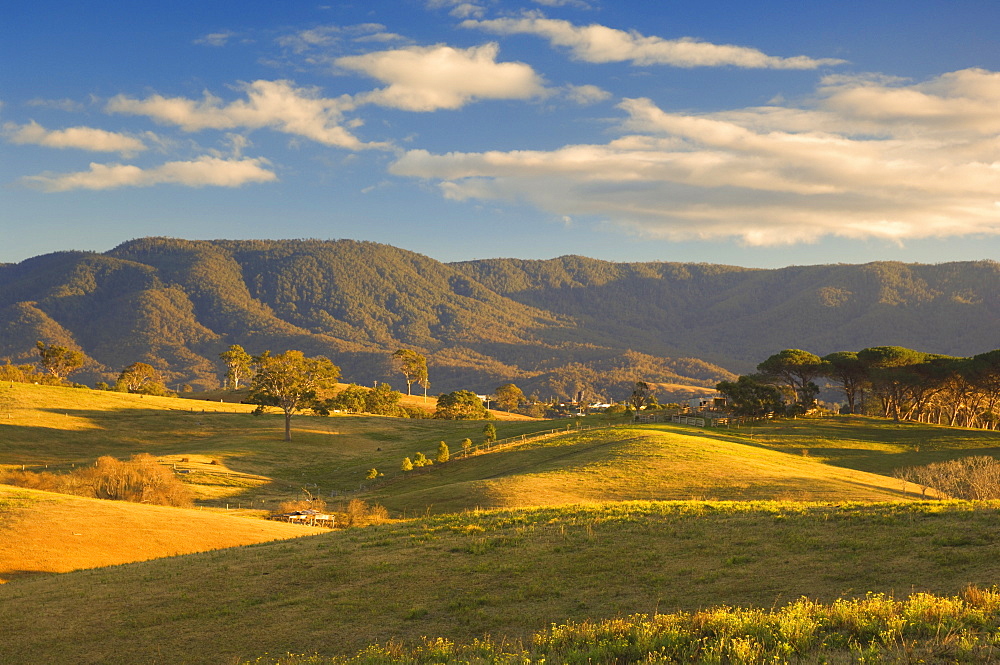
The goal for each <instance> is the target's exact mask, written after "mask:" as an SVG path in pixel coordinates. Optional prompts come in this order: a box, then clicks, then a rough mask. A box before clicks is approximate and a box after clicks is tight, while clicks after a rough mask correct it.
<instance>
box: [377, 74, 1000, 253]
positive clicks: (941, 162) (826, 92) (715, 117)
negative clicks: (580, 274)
mask: <svg viewBox="0 0 1000 665" xmlns="http://www.w3.org/2000/svg"><path fill="white" fill-rule="evenodd" d="M998 101H1000V75H998V74H996V73H993V72H987V71H984V70H964V71H961V72H953V73H950V74H945V75H943V76H940V77H938V78H936V79H934V80H931V81H927V82H924V83H919V84H911V85H903V84H902V83H900V82H889V81H873V80H871V79H869V78H862V79H854V80H849V79H843V78H841V79H837V80H827V81H825V82H824V83H823V85H822V87H821V89H820V90H819V94H817V95H816V97H815V98H814V99H812V100H811V101H810V102H809V105H804V106H802V107H801V108H796V107H793V106H771V107H764V108H748V109H738V110H734V111H729V112H724V113H713V114H702V115H692V114H684V113H669V112H666V111H664V110H662V109H660V108H658V107H657V106H656V105H655V104H653V103H652V102H651V101H650V100H647V99H628V100H625V101H623V102H622V103H621V104H620V107H621V108H622V109H623V111H624V112H625V113H626V115H627V118H626V119H625V120H624V121H623V123H622V125H621V131H622V135H621V136H620V137H619V138H617V139H615V140H612V141H610V142H608V143H606V144H600V145H569V146H565V147H563V148H560V149H558V150H553V151H508V152H503V151H492V152H482V153H448V154H438V155H435V154H431V153H429V152H426V151H422V150H411V151H409V152H407V153H405V154H404V155H403V156H402V157H401V158H399V159H398V160H397V161H396V162H395V163H394V164H393V165H392V167H391V170H392V172H393V173H395V174H397V175H402V176H411V177H418V178H424V179H430V180H434V181H437V182H438V184H439V186H440V187H441V190H442V193H443V194H444V196H446V197H447V198H450V199H454V200H470V199H487V200H490V199H492V200H508V201H522V202H528V203H530V204H533V205H535V206H537V207H539V208H541V209H543V210H546V211H548V212H549V213H551V214H552V215H553V217H554V218H556V219H559V218H562V217H564V216H570V217H573V218H576V219H579V218H582V217H590V218H592V219H593V218H597V219H601V220H605V221H606V222H610V223H611V224H614V225H617V226H619V227H622V228H625V229H628V230H630V231H632V232H634V233H636V234H640V235H644V236H649V237H662V238H670V239H676V240H680V239H691V238H725V237H738V238H741V239H742V240H743V241H744V242H746V243H749V244H761V245H764V244H771V245H778V244H787V243H795V242H809V241H815V240H817V239H819V238H820V237H823V236H831V235H833V236H844V237H851V238H884V239H891V240H896V241H904V240H906V239H910V238H928V237H944V236H953V235H970V234H1000V209H998V206H997V205H996V201H997V199H998V196H997V192H1000V141H998V139H997V133H998V132H1000V119H998V118H997V117H996V113H995V112H994V113H989V112H988V111H989V109H990V108H993V109H995V108H997V102H998Z"/></svg>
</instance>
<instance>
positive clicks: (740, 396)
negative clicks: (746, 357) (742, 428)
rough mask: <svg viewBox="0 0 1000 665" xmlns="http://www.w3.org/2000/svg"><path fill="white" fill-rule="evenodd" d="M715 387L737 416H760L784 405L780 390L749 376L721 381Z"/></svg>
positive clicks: (773, 411) (778, 410)
mask: <svg viewBox="0 0 1000 665" xmlns="http://www.w3.org/2000/svg"><path fill="white" fill-rule="evenodd" d="M715 389H716V390H718V391H719V392H720V393H722V394H723V395H725V396H726V399H727V400H728V401H729V405H730V408H731V409H732V410H733V413H735V414H736V415H739V416H753V417H758V418H759V417H761V416H765V415H767V414H768V413H776V412H780V411H781V409H782V407H783V406H784V399H783V398H782V395H781V390H779V389H778V388H777V387H776V386H773V385H770V384H768V383H763V382H761V381H758V380H757V379H754V378H753V377H750V376H741V377H739V378H738V379H736V381H722V382H720V383H718V384H717V385H716V386H715Z"/></svg>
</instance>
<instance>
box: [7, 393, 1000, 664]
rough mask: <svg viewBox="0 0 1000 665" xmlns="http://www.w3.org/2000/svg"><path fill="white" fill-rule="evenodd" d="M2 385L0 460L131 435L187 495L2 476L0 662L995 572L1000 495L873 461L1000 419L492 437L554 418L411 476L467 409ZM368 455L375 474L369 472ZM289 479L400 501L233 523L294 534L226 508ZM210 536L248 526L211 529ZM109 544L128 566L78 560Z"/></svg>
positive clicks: (250, 507)
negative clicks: (73, 488)
mask: <svg viewBox="0 0 1000 665" xmlns="http://www.w3.org/2000/svg"><path fill="white" fill-rule="evenodd" d="M2 389H3V391H4V392H3V395H2V396H0V397H2V400H0V466H2V467H7V468H18V469H20V468H21V465H25V466H27V467H29V468H35V469H43V468H45V467H46V466H47V467H48V469H49V470H57V471H58V470H69V469H71V468H73V467H74V465H81V464H90V463H92V462H93V460H94V459H96V457H98V456H100V455H114V456H117V457H120V458H124V457H127V456H129V455H132V454H135V453H138V452H148V453H151V454H153V455H155V456H157V457H158V458H160V459H161V460H162V461H163V462H165V463H168V464H172V465H174V466H176V467H177V468H178V469H181V470H184V471H188V472H189V473H185V474H183V475H182V476H181V477H183V478H184V479H185V480H186V481H188V482H190V483H191V484H192V485H193V486H194V488H195V489H196V490H197V493H198V500H197V504H198V506H199V508H201V509H200V510H194V511H191V510H181V509H175V508H155V507H151V506H141V505H134V504H133V505H126V504H117V503H112V502H98V501H91V500H87V499H81V498H77V497H68V496H60V495H52V494H45V493H37V492H29V491H26V490H16V489H9V488H4V489H3V491H2V492H0V530H2V534H0V535H2V536H3V539H2V541H0V570H2V571H7V572H5V573H0V577H4V578H5V579H10V580H12V582H11V583H9V584H4V585H0V625H2V626H4V633H3V635H4V636H3V639H2V640H0V663H6V662H18V663H51V662H74V663H148V662H163V663H183V662H191V663H229V662H240V661H241V660H253V659H256V658H258V657H264V661H263V662H269V660H270V659H271V656H265V654H282V653H285V652H286V651H291V652H297V653H303V652H305V653H311V652H314V651H315V652H318V653H320V654H323V655H325V656H333V655H350V654H353V653H355V652H356V651H357V650H358V649H362V648H364V647H365V646H367V645H369V644H371V643H374V642H382V643H385V642H386V641H388V640H393V639H395V640H403V641H406V642H408V643H412V644H418V643H420V640H421V638H422V637H424V636H427V637H438V636H440V637H442V638H446V639H451V640H466V641H467V640H472V639H475V638H480V637H483V636H484V635H487V634H489V635H492V636H493V637H495V638H497V639H499V640H501V644H502V641H503V640H515V641H516V640H521V639H529V638H530V636H531V635H532V634H534V633H536V632H538V631H544V630H545V629H546V628H547V627H549V625H550V624H551V623H552V622H557V623H562V622H567V621H568V622H581V621H584V622H585V621H591V620H592V621H603V620H611V619H614V618H615V617H624V616H628V615H632V614H635V613H642V614H654V613H657V612H672V611H686V612H691V611H695V610H699V609H704V608H709V607H714V606H719V605H730V606H739V607H757V608H772V607H774V608H777V607H781V606H783V605H784V604H786V603H789V602H794V601H795V600H796V599H798V598H799V597H801V596H807V597H809V598H811V599H814V600H817V601H823V602H831V601H833V600H835V599H836V598H839V597H847V598H857V597H864V596H865V595H866V594H867V593H869V592H875V593H885V594H895V595H896V596H898V597H903V596H905V595H907V594H909V593H911V592H933V593H939V594H956V593H959V592H960V591H961V590H962V589H963V588H964V587H965V586H966V585H968V584H977V585H980V586H982V587H990V586H992V585H994V584H996V583H997V582H998V581H1000V568H998V566H997V564H996V562H997V561H1000V535H997V534H1000V505H998V504H992V503H989V504H971V503H960V502H921V501H915V500H914V498H915V497H914V495H913V494H912V493H911V494H909V495H907V494H904V493H902V492H901V490H902V486H901V484H900V483H899V481H896V480H893V479H891V478H889V477H888V476H886V475H884V474H889V473H891V471H892V470H893V469H895V468H898V467H900V466H907V465H913V464H925V463H929V462H933V461H940V460H942V459H950V458H953V457H956V456H961V455H969V454H976V455H980V454H990V455H994V454H995V453H996V452H997V451H998V448H1000V434H998V433H996V432H984V431H974V430H961V429H950V428H945V427H937V426H930V425H920V424H914V423H904V424H896V423H891V422H888V421H883V420H878V419H867V418H837V419H828V420H810V419H800V420H793V421H778V422H770V423H767V424H764V425H758V426H755V427H753V428H749V427H747V428H742V429H732V430H725V429H722V430H703V429H697V428H690V427H683V426H677V425H670V424H655V425H640V426H637V425H631V424H628V425H623V426H620V427H616V428H614V429H597V430H590V431H576V430H574V429H572V428H573V427H574V426H575V422H573V421H565V420H564V421H557V422H552V421H537V420H530V419H529V420H511V421H500V422H498V423H497V429H498V430H499V435H500V437H508V436H520V435H522V434H525V435H531V434H533V433H539V432H543V431H546V430H550V429H551V428H553V427H560V428H565V427H567V426H569V427H570V428H571V429H570V431H565V432H561V433H558V434H554V435H547V436H544V437H540V438H531V437H530V436H529V438H528V440H527V441H525V442H524V443H519V444H516V445H513V446H510V447H506V448H504V449H501V450H495V451H493V452H488V453H485V454H481V455H472V456H470V457H468V458H458V459H453V460H451V461H449V462H447V463H444V464H435V465H433V466H431V467H427V468H424V469H421V470H418V471H415V472H411V473H404V472H402V471H401V470H400V468H399V465H400V462H401V460H402V458H403V457H405V456H410V457H411V458H412V457H413V456H414V454H415V453H416V452H417V451H422V452H424V453H425V454H426V455H428V456H429V457H432V458H433V457H434V456H435V454H436V450H437V444H438V442H439V441H442V440H444V441H446V442H447V443H448V444H449V446H450V447H451V449H452V452H453V454H455V453H457V452H458V451H459V450H460V445H459V442H460V441H461V439H463V438H465V437H467V436H468V437H470V438H472V439H473V440H475V441H477V442H478V441H480V440H481V437H482V422H448V421H435V420H418V419H417V420H414V419H409V420H408V419H392V418H381V417H366V416H365V417H363V416H340V415H335V416H331V417H312V416H296V417H295V419H294V420H293V441H292V442H290V443H285V442H283V441H282V440H281V438H282V420H281V417H280V416H278V415H265V416H253V415H250V413H249V411H250V407H248V406H246V405H240V404H233V403H226V402H218V401H191V400H183V399H177V398H155V397H139V396H136V395H123V394H119V393H106V392H97V391H88V390H81V389H71V388H53V387H46V386H34V385H20V384H15V385H14V386H12V387H8V386H3V387H2ZM414 399H421V400H422V398H414ZM584 423H586V424H590V425H600V424H609V423H608V422H607V421H604V420H602V419H600V418H599V417H591V418H589V419H585V420H584ZM370 468H377V469H379V470H380V471H381V472H383V473H384V476H382V477H381V478H380V479H379V480H378V481H376V482H375V483H372V484H367V483H366V481H365V480H364V476H365V473H366V471H367V470H368V469H370ZM879 474H883V475H879ZM913 489H914V488H912V487H911V490H913ZM359 490H360V491H359ZM307 492H308V493H310V494H314V495H318V496H323V497H326V498H327V500H328V501H330V502H331V503H333V504H336V503H337V502H341V501H346V500H348V499H350V498H353V497H360V498H364V499H367V500H369V501H372V502H380V503H382V504H384V505H386V506H387V507H389V508H390V509H391V512H392V514H393V515H395V516H396V517H407V518H408V519H405V520H402V521H396V522H393V523H390V524H385V525H380V526H373V527H367V528H354V529H347V530H340V531H335V532H324V533H322V534H319V535H311V536H309V537H305V538H297V539H294V540H283V541H276V542H268V543H262V544H249V543H255V542H257V541H260V540H266V539H267V538H271V537H273V538H284V537H288V536H290V535H301V534H304V533H311V532H310V531H308V530H305V529H304V528H303V527H288V526H286V525H280V524H276V523H267V522H262V521H259V520H249V519H241V518H237V517H234V516H233V515H235V514H242V515H262V514H263V513H264V512H265V511H266V510H267V509H270V508H274V507H276V506H277V505H278V503H279V502H280V501H284V500H288V499H296V498H301V497H303V496H304V495H305V494H306V493H307ZM331 495H333V496H331ZM664 500H667V501H664ZM710 500H711V501H710ZM886 501H889V502H886ZM334 507H336V506H335V505H334ZM480 509H483V510H480ZM271 528H274V529H277V530H276V531H273V532H272V531H270V530H269V529H271ZM289 529H290V530H289ZM265 532H266V533H265ZM286 533H287V534H288V536H286V535H285V534H286ZM265 536H266V537H265ZM227 538H228V539H229V540H226V539H227ZM228 545H244V546H240V547H235V548H230V549H224V550H216V549H215V548H217V547H226V546H228ZM205 550H213V551H205ZM197 551H201V553H197V554H186V555H184V556H174V555H175V554H183V553H186V552H197ZM111 555H114V556H117V557H118V558H109V557H110V556H111ZM160 557H165V558H160ZM144 559H150V560H144ZM129 561H135V562H136V563H127V562H129ZM108 564H122V565H115V566H113V567H110V568H92V567H93V566H102V565H108ZM78 568H87V569H86V570H76V572H68V573H65V574H61V575H39V574H30V573H38V572H56V571H63V570H71V569H78ZM875 660H876V661H877V658H876V659H875ZM553 662H554V661H553ZM929 662H930V661H929Z"/></svg>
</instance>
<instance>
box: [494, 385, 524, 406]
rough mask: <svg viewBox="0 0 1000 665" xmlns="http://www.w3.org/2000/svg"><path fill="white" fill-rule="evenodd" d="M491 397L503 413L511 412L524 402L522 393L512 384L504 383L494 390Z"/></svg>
mask: <svg viewBox="0 0 1000 665" xmlns="http://www.w3.org/2000/svg"><path fill="white" fill-rule="evenodd" d="M493 397H494V398H495V399H496V402H497V404H499V405H500V406H501V407H503V409H504V411H513V410H514V409H516V408H517V407H518V406H520V405H521V403H522V402H524V393H523V392H522V391H521V389H520V388H518V387H517V386H515V385H514V384H513V383H505V384H504V385H502V386H500V387H499V388H497V389H496V390H494V391H493Z"/></svg>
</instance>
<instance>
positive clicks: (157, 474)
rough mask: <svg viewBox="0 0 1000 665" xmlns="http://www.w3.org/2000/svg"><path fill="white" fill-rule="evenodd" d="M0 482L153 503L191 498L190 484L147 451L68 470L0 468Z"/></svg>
mask: <svg viewBox="0 0 1000 665" xmlns="http://www.w3.org/2000/svg"><path fill="white" fill-rule="evenodd" d="M0 484H3V485H13V486H15V487H24V488H28V489H36V490H45V491H47V492H59V493H60V494H74V495H76V496H85V497H89V498H91V499H109V500H112V501H132V502H134V503H146V504H150V505H154V506H176V507H181V508H184V507H188V506H191V505H192V504H193V502H194V494H193V492H192V491H191V488H190V487H188V485H186V484H185V483H183V482H181V481H180V480H179V479H178V478H177V477H176V476H175V475H174V473H173V471H171V470H170V469H169V468H167V467H165V466H163V465H162V464H160V463H159V462H157V461H156V458H155V457H153V456H152V455H149V454H148V453H140V454H138V455H133V456H132V458H131V459H130V460H127V461H123V460H117V459H115V458H114V457H111V456H108V455H105V456H104V457H101V458H99V459H98V460H97V462H96V463H95V464H94V465H93V466H88V467H83V468H80V469H76V470H74V471H71V472H69V473H51V472H45V471H43V472H35V471H0Z"/></svg>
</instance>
